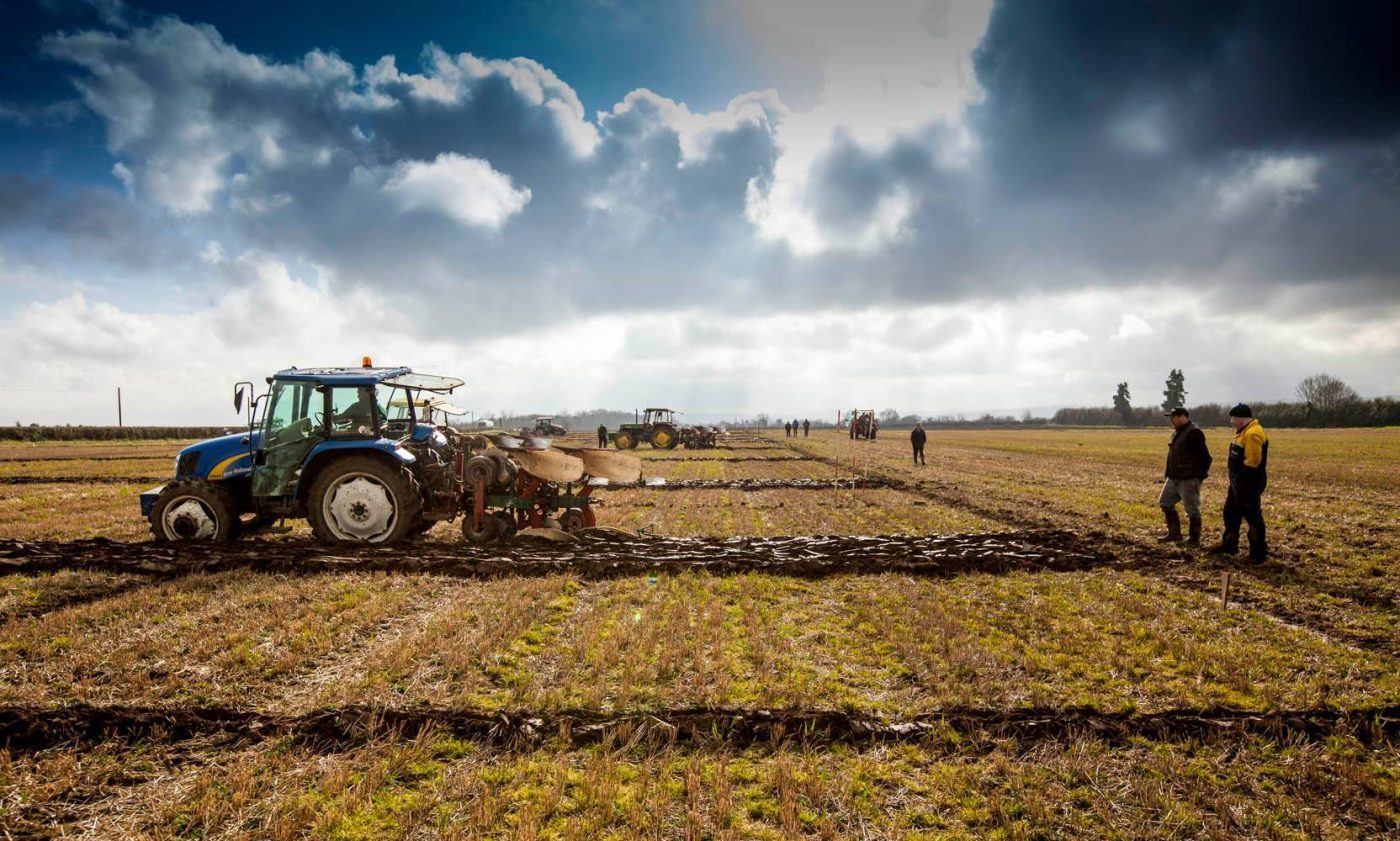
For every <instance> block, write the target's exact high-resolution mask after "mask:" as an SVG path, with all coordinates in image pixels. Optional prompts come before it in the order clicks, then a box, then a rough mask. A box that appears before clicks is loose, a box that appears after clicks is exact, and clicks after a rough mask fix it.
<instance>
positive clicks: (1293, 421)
mask: <svg viewBox="0 0 1400 841" xmlns="http://www.w3.org/2000/svg"><path fill="white" fill-rule="evenodd" d="M1188 408H1190V410H1191V420H1193V421H1195V422H1196V423H1197V425H1199V426H1224V425H1226V424H1228V423H1229V422H1230V417H1229V416H1230V407H1229V406H1226V405H1224V404H1222V403H1206V404H1203V405H1200V406H1191V407H1188ZM1250 408H1251V409H1253V410H1254V416H1255V417H1256V418H1258V419H1259V422H1260V423H1262V424H1264V426H1266V427H1270V426H1274V427H1280V428H1297V427H1341V426H1400V400H1395V399H1392V398H1389V397H1377V398H1375V399H1372V400H1352V401H1349V402H1346V403H1342V404H1340V405H1338V406H1332V407H1329V408H1326V409H1322V408H1318V407H1317V406H1313V405H1312V404H1309V403H1251V404H1250ZM1162 422H1163V420H1162V410H1161V409H1160V408H1158V407H1155V406H1154V407H1152V408H1150V409H1134V410H1133V417H1132V421H1131V423H1129V424H1128V425H1130V426H1154V425H1159V424H1161V423H1162ZM1051 423H1054V424H1057V425H1061V426H1123V425H1124V424H1123V418H1122V417H1120V416H1119V414H1118V413H1117V412H1116V411H1114V410H1113V409H1112V408H1110V407H1108V406H1090V407H1085V408H1077V409H1076V408H1070V409H1060V410H1059V411H1058V412H1056V413H1055V416H1054V417H1053V418H1052V419H1051Z"/></svg>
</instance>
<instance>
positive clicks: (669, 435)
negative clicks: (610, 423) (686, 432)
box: [612, 408, 681, 450]
mask: <svg viewBox="0 0 1400 841" xmlns="http://www.w3.org/2000/svg"><path fill="white" fill-rule="evenodd" d="M612 440H613V444H614V445H616V446H617V448H618V449H619V450H634V449H636V448H637V445H638V444H640V443H641V442H643V441H645V442H647V443H648V444H650V445H652V446H653V447H655V448H656V449H658V450H674V449H675V448H676V445H677V444H679V443H680V442H681V438H680V433H679V431H678V430H677V429H676V419H675V412H673V411H671V410H670V409H654V408H653V409H645V410H643V412H642V415H641V418H640V420H638V421H637V422H635V423H624V424H622V425H621V426H619V427H618V428H617V432H615V433H613V434H612Z"/></svg>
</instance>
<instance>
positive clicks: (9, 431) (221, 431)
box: [0, 425, 239, 441]
mask: <svg viewBox="0 0 1400 841" xmlns="http://www.w3.org/2000/svg"><path fill="white" fill-rule="evenodd" d="M237 431H239V429H230V428H229V427H223V426H38V425H33V426H0V441H155V440H160V439H165V438H171V439H179V440H188V439H201V440H202V439H204V438H214V437H216V436H219V435H227V434H228V433H230V432H237Z"/></svg>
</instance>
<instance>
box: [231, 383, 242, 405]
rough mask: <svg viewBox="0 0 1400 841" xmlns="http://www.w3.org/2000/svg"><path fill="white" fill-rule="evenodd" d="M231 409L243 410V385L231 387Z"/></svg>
mask: <svg viewBox="0 0 1400 841" xmlns="http://www.w3.org/2000/svg"><path fill="white" fill-rule="evenodd" d="M233 411H234V412H242V411H243V386H241V385H240V386H236V387H235V388H234V389H233Z"/></svg>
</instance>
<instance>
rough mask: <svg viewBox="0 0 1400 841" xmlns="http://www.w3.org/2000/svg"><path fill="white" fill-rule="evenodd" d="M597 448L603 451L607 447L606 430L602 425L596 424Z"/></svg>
mask: <svg viewBox="0 0 1400 841" xmlns="http://www.w3.org/2000/svg"><path fill="white" fill-rule="evenodd" d="M598 446H599V447H602V448H603V449H607V447H608V428H607V427H606V426H604V425H603V424H601V423H600V424H598Z"/></svg>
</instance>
